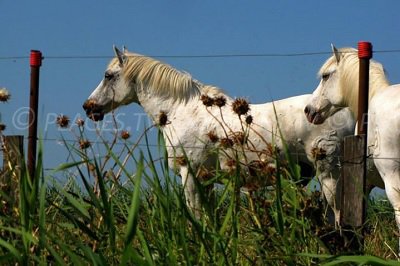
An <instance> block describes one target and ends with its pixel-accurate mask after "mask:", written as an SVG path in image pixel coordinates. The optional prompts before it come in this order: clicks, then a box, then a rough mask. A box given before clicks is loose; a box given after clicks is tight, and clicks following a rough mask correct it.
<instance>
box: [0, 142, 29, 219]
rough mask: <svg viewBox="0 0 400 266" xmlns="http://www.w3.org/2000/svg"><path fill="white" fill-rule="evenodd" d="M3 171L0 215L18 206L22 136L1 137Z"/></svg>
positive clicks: (21, 172)
mask: <svg viewBox="0 0 400 266" xmlns="http://www.w3.org/2000/svg"><path fill="white" fill-rule="evenodd" d="M3 143H4V147H3V171H2V175H1V177H0V189H1V191H2V193H1V194H0V197H1V206H2V209H1V210H0V211H1V213H10V212H12V209H13V207H14V206H16V205H18V199H19V195H18V194H19V184H20V179H21V176H22V174H23V170H24V165H23V162H24V136H3Z"/></svg>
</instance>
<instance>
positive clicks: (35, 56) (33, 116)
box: [27, 50, 42, 180]
mask: <svg viewBox="0 0 400 266" xmlns="http://www.w3.org/2000/svg"><path fill="white" fill-rule="evenodd" d="M30 65H31V87H30V98H29V99H30V100H29V133H28V162H27V165H28V173H29V177H30V178H31V180H32V179H33V178H34V176H35V168H36V142H37V121H38V103H39V70H40V66H41V65H42V53H41V52H40V51H36V50H31V56H30Z"/></svg>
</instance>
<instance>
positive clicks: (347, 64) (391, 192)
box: [305, 47, 400, 229]
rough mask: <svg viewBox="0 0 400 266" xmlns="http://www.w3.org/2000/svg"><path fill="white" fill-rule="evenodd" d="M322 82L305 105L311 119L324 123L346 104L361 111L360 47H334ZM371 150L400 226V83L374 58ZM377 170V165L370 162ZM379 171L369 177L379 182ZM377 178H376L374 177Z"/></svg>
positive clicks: (371, 97)
mask: <svg viewBox="0 0 400 266" xmlns="http://www.w3.org/2000/svg"><path fill="white" fill-rule="evenodd" d="M319 74H320V76H321V82H320V83H319V85H318V87H317V89H316V90H315V91H314V93H313V96H312V98H311V99H310V101H309V104H308V105H307V106H306V108H305V113H306V116H307V118H308V120H309V121H310V122H312V123H314V124H320V123H323V122H324V120H325V119H327V118H328V117H329V116H330V115H332V114H334V113H335V112H336V111H337V110H340V109H341V108H343V107H349V108H350V110H351V111H352V112H353V114H355V115H356V114H357V112H358V83H359V80H358V79H359V59H358V53H357V50H356V49H353V48H342V49H339V50H338V49H336V48H334V47H333V55H332V56H331V57H330V58H329V59H328V60H327V61H326V62H325V64H324V65H323V66H322V67H321V69H320V71H319ZM369 78H370V80H369V110H368V119H369V121H368V151H369V156H370V157H372V158H373V162H374V165H375V166H376V168H377V169H378V171H379V174H380V176H381V178H382V180H383V182H384V187H385V190H386V195H387V197H388V198H389V200H390V202H391V204H392V205H393V208H394V211H395V217H396V222H397V225H398V227H399V229H400V85H399V84H397V85H392V86H390V85H389V82H388V80H387V78H386V75H385V71H384V69H383V67H382V65H381V64H380V63H378V62H376V61H374V60H371V61H370V70H369ZM369 168H370V169H371V168H372V170H373V165H371V163H370V165H369ZM376 177H377V176H376V175H372V176H371V175H369V176H368V181H369V182H370V183H372V184H377V185H378V183H377V182H379V180H377V179H376ZM371 179H374V180H371Z"/></svg>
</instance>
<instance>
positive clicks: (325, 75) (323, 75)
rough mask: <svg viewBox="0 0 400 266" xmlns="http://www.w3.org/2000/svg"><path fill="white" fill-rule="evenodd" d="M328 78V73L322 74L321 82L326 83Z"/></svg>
mask: <svg viewBox="0 0 400 266" xmlns="http://www.w3.org/2000/svg"><path fill="white" fill-rule="evenodd" d="M330 76H331V74H330V73H326V74H322V80H323V81H327V80H328V79H329V77H330Z"/></svg>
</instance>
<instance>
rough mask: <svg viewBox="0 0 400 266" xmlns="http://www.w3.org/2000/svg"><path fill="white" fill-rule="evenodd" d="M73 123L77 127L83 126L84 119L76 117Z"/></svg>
mask: <svg viewBox="0 0 400 266" xmlns="http://www.w3.org/2000/svg"><path fill="white" fill-rule="evenodd" d="M75 124H76V125H77V126H78V127H83V126H84V125H85V120H83V119H82V118H78V119H76V121H75Z"/></svg>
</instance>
